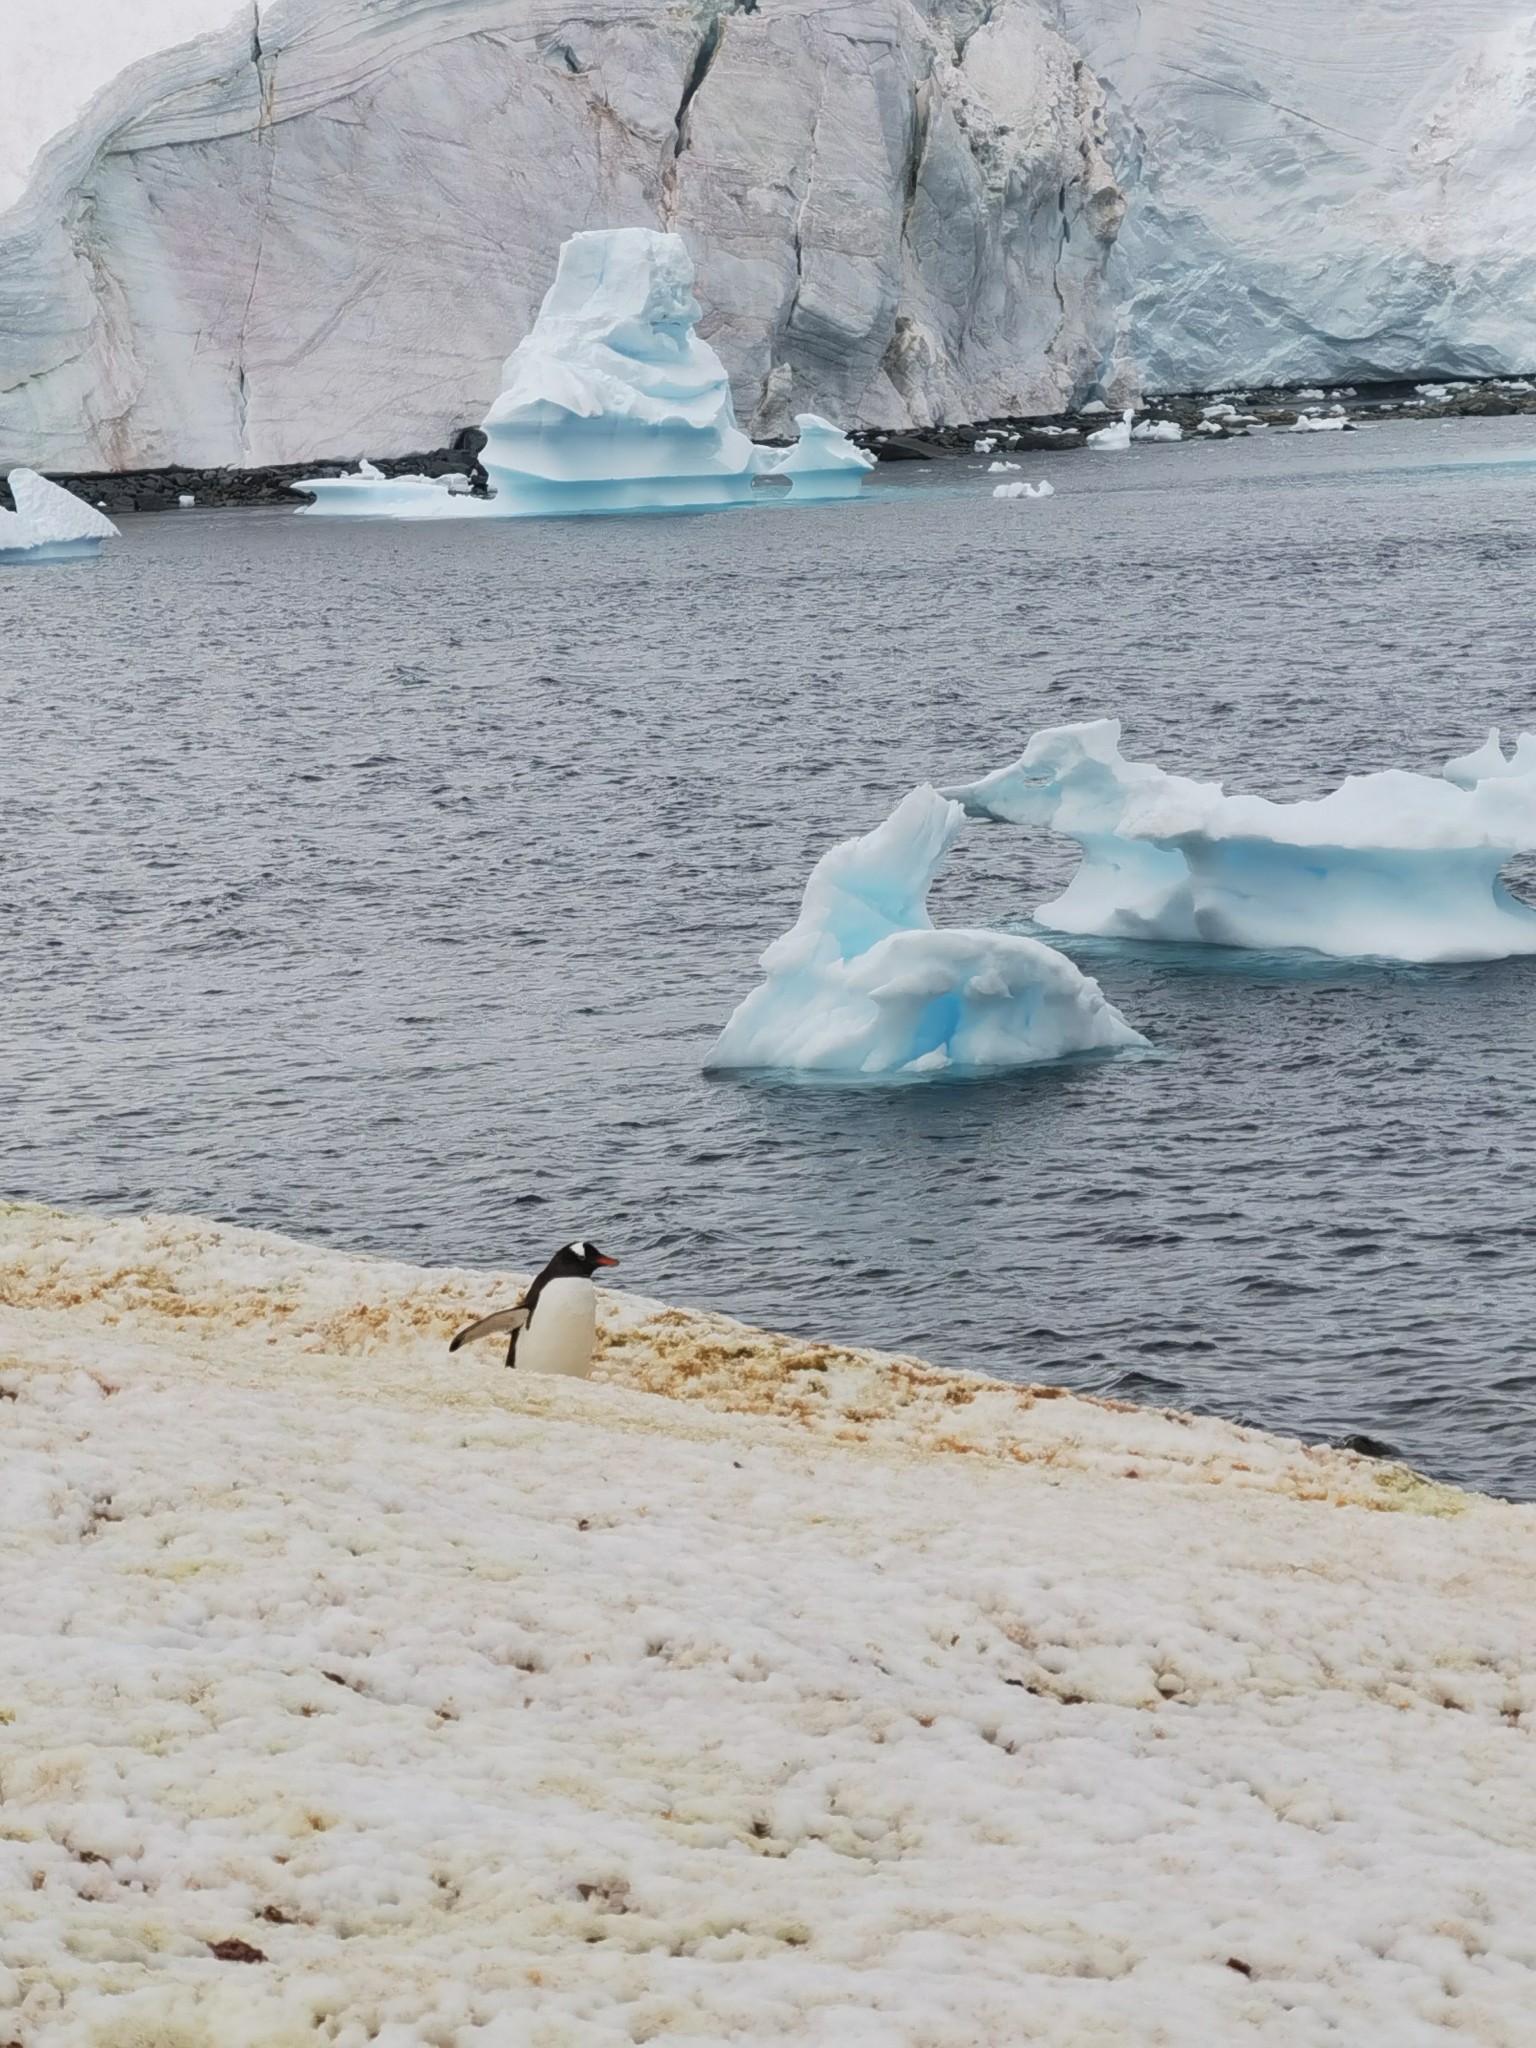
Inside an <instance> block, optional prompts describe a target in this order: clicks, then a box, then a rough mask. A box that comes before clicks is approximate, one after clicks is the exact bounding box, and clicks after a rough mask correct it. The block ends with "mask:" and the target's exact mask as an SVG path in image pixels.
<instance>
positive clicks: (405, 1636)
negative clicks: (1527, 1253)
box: [0, 1207, 1536, 2048]
mask: <svg viewBox="0 0 1536 2048" xmlns="http://www.w3.org/2000/svg"><path fill="white" fill-rule="evenodd" d="M515 1284H516V1283H515V1282H514V1280H513V1279H512V1278H511V1277H510V1276H506V1275H495V1274H485V1273H481V1274H470V1273H462V1272H436V1273H432V1272H425V1271H421V1270H418V1269H413V1268H410V1267H405V1266H399V1265H389V1264H384V1263H376V1262H373V1261H369V1260H366V1259H359V1258H352V1257H345V1256H342V1255H339V1254H336V1253H331V1252H320V1251H311V1250H307V1249H305V1248H303V1247H301V1246H298V1245H295V1244H291V1243H288V1242H286V1241H284V1240H283V1239H280V1238H275V1237H270V1236H263V1235H257V1234H255V1233H251V1232H246V1231H240V1230H233V1229H226V1228H216V1227H213V1226H210V1225H203V1224H197V1223H193V1222H190V1221H178V1220H176V1219H173V1218H165V1217H161V1218H143V1219H132V1218H130V1219H120V1220H115V1221H98V1220H95V1219H91V1218H86V1217H66V1216H63V1215H60V1214H58V1213H56V1212H53V1211H49V1210H44V1209H39V1208H14V1207H13V1208H11V1209H9V1210H7V1211H5V1212H3V1214H0V1304H3V1305H0V1453H3V1457H4V1471H3V1474H0V1480H3V1483H0V1525H3V1527H4V1532H5V1540H6V1564H7V1569H6V1574H5V1593H4V1602H3V1606H0V1625H3V1630H4V1640H3V1643H0V1787H3V1793H4V1798H3V1803H0V2039H3V2040H11V2039H17V2040H20V2041H22V2042H24V2043H25V2044H26V2048H309V2044H314V2043H332V2044H335V2048H365V2044H369V2043H377V2044H381V2048H622V2044H631V2043H634V2042H636V2041H653V2042H669V2041H675V2042H683V2041H709V2042H722V2043H723V2042H729V2043H732V2044H752V2048H769V2044H778V2043H790V2044H798V2043H806V2044H815V2048H847V2044H849V2043H854V2044H869V2048H893V2044H894V2048H978V2044H982V2048H1012V2044H1014V2043H1038V2044H1042V2048H1068V2044H1070V2048H1079V2044H1082V2048H1193V2044H1201V2048H1206V2044H1209V2048H1218V2044H1219V2048H1242V2044H1245V2043H1254V2044H1262V2048H1324V2044H1330V2043H1348V2044H1350V2048H1354V2044H1362V2048H1364V2044H1372V2048H1374V2044H1381V2048H1438V2044H1441V2043H1445V2042H1449V2041H1466V2042H1476V2043H1478V2044H1480V2048H1528V2044H1529V2041H1530V2019H1531V2014H1532V2012H1533V2010H1536V1932H1533V1927H1532V1920H1531V1913H1530V1901H1531V1898H1532V1897H1533V1896H1536V1772H1533V1770H1532V1766H1531V1743H1532V1729H1533V1726H1536V1677H1533V1672H1536V1598H1533V1595H1536V1516H1533V1513H1532V1511H1531V1510H1529V1509H1524V1508H1512V1507H1507V1506H1502V1505H1500V1504H1498V1503H1495V1502H1491V1501H1485V1500H1480V1499H1477V1498H1475V1497H1472V1496H1468V1495H1464V1494H1458V1493H1454V1492H1452V1491H1450V1490H1448V1489H1445V1488H1438V1487H1434V1486H1431V1485H1428V1484H1426V1483H1424V1482H1422V1481H1419V1480H1416V1479H1415V1478H1414V1477H1413V1476H1412V1475H1410V1474H1408V1473H1407V1472H1405V1471H1404V1470H1403V1469H1402V1468H1401V1467H1397V1466H1385V1465H1381V1464H1378V1463H1372V1462H1370V1461H1368V1460H1364V1459H1360V1458H1355V1457H1352V1456H1350V1455H1348V1454H1345V1453H1339V1452H1332V1451H1323V1450H1306V1449H1303V1448H1302V1447H1301V1446H1300V1445H1298V1444H1294V1443H1288V1442H1285V1441H1283V1440H1281V1439H1278V1438H1272V1437H1267V1436H1264V1435H1262V1434H1260V1433H1258V1432H1256V1431H1252V1430H1244V1429H1239V1428H1236V1427H1233V1426H1230V1425H1228V1424H1224V1423H1217V1422H1209V1421H1197V1420H1191V1419H1190V1418H1188V1417H1182V1416H1177V1415H1167V1414H1162V1413H1158V1412H1153V1411H1140V1410H1135V1409H1129V1408H1126V1407H1124V1406H1123V1405H1120V1404H1115V1403H1099V1402H1092V1401H1085V1400H1079V1399H1075V1398H1073V1397H1071V1396H1068V1395H1061V1394H1060V1393H1059V1391H1058V1390H1055V1389H1051V1388H1039V1387H1035V1388H1032V1387H1028V1386H1017V1387H1016V1386H1009V1385H1004V1384H1001V1383H998V1382H993V1381H987V1380H982V1379H977V1378H974V1377H970V1376H967V1375H963V1374H949V1373H942V1372H937V1371H935V1370H933V1369H932V1368H930V1367H927V1366H923V1365H921V1364H919V1363H918V1362H917V1361H915V1360H901V1359H882V1358H879V1357H877V1356H875V1355H873V1354H870V1353H865V1352H856V1351H851V1350H846V1349H842V1348H840V1347H838V1346H836V1345H833V1344H829V1343H820V1342H806V1341H803V1340H797V1339H791V1338H776V1337H770V1336H767V1335H765V1334H763V1333H762V1332H759V1331H753V1330H749V1329H745V1328H743V1327H742V1326H740V1325H738V1324H732V1323H728V1322H726V1321H725V1320H724V1319H723V1318H720V1317H712V1316H701V1315H696V1314H689V1313H686V1312H683V1311H680V1310H675V1309H663V1308H661V1307H660V1306H659V1305H658V1304H655V1303H646V1302H642V1301H639V1300H637V1299H635V1298H632V1297H628V1298H626V1297H618V1296H608V1297H605V1298H604V1309H603V1329H602V1332H601V1334H600V1339H599V1342H600V1346H601V1354H600V1357H599V1360H598V1364H597V1371H598V1374H599V1376H600V1377H599V1379H598V1380H597V1381H593V1382H581V1381H566V1380H553V1379H549V1378H546V1377H538V1376H535V1375H526V1376H525V1375H522V1374H518V1373H508V1372H506V1371H504V1370H503V1369H502V1368H501V1366H500V1365H499V1364H497V1363H496V1362H495V1361H494V1359H490V1358H487V1359H486V1360H484V1361H467V1362H461V1361H460V1359H458V1358H456V1359H454V1360H452V1361H450V1360H449V1358H448V1355H447V1349H446V1347H447V1339H448V1335H449V1333H450V1332H451V1331H452V1330H453V1329H454V1328H455V1327H456V1326H457V1325H458V1324H460V1323H462V1322H463V1321H464V1320H465V1319H466V1317H468V1316H470V1315H474V1314H477V1313H480V1312H482V1311H484V1310H485V1309H487V1308H489V1307H491V1306H493V1305H495V1304H496V1303H498V1302H504V1301H505V1300H506V1299H507V1298H508V1292H509V1290H510V1288H511V1287H513V1286H514V1285H515ZM1022 1362H1023V1361H1021V1363H1022Z"/></svg>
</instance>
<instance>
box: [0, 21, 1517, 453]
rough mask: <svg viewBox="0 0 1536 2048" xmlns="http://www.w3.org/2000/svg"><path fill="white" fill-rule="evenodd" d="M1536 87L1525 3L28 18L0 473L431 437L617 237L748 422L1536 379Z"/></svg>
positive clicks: (3, 97)
mask: <svg viewBox="0 0 1536 2048" xmlns="http://www.w3.org/2000/svg"><path fill="white" fill-rule="evenodd" d="M188 36H192V37H193V40H191V41H187V40H178V39H181V38H186V37H188ZM157 51H158V54H156V52H157ZM1533 67H1536V26H1533V19H1532V17H1531V15H1530V12H1529V9H1528V8H1525V7H1523V6H1521V5H1520V4H1518V0H1462V4H1460V5H1458V6H1457V7H1456V8H1454V9H1447V8H1439V7H1435V6H1432V5H1431V4H1430V0H1361V4H1360V5H1359V6H1356V7H1351V8H1349V9H1343V10H1340V9H1338V8H1336V7H1335V6H1333V5H1331V4H1329V0H1285V4H1284V5H1282V6H1278V7H1277V6H1274V5H1265V4H1263V0H1219V4H1218V0H993V4H986V0H842V4H840V5H839V6H838V7H836V8H829V7H827V6H825V5H824V4H823V0H691V4H686V5H674V4H669V0H589V4H587V5H584V6H583V8H582V9H581V10H580V11H579V12H577V13H574V14H568V15H567V14H561V13H560V12H558V11H557V10H554V9H552V8H550V7H548V6H547V5H545V4H544V0H246V4H244V5H241V6H239V7H238V8H232V7H230V6H229V5H228V4H227V0H147V4H144V5H137V4H136V5H135V6H133V7H132V8H129V7H127V6H125V5H123V4H122V0H70V4H69V5H67V6H66V5H45V4H44V0H8V4H7V6H5V7H4V8H0V137H3V141H0V209H4V208H8V210H6V211H0V460H8V461H11V462H28V463H31V464H34V465H41V466H45V467H54V468H63V467H72V468H82V467H90V466H92V465H97V464H107V465H112V466H118V467H127V466H136V465H145V464H153V463H157V462H161V461H169V460H171V459H173V458H174V459H178V460H181V461H184V462H189V463H194V464H216V463H222V462H262V461H280V460H304V459H308V458H310V457H314V456H323V455H333V454H343V453H363V452H366V451H367V450H368V449H370V448H371V449H373V450H374V451H375V452H383V451H389V450H401V449H404V448H406V447H408V446H425V445H435V444H437V443H438V442H440V441H441V440H442V439H443V437H444V436H445V434H447V433H448V432H449V431H450V430H451V429H452V428H455V427H457V426H460V425H462V424H465V423H467V422H468V421H471V420H474V419H477V418H479V416H480V415H481V414H482V413H483V412H484V410H485V408H486V405H487V404H488V403H489V401H490V399H491V398H492V396H493V395H494V392H495V390H496V385H497V371H498V368H499V365H500V363H501V361H502V359H503V358H504V357H505V355H506V353H507V351H508V349H509V348H510V347H511V346H512V345H513V343H514V342H516V341H517V340H518V338H519V337H520V336H521V335H522V334H523V333H525V332H526V331H527V328H528V326H529V324H530V322H531V319H532V316H533V313H534V311H535V309H536V307H537V305H538V302H539V300H540V298H541V297H542V295H543V292H544V290H545V288H546V286H547V285H548V282H549V280H550V277H551V276H552V274H553V267H554V258H555V252H556V250H557V249H558V247H559V244H560V242H561V241H562V240H563V239H564V238H565V237H566V236H567V235H569V234H570V233H572V232H573V231H575V230H578V229H582V228H591V227H605V226H622V225H631V226H653V227H654V226H661V227H668V228H676V229H678V230H679V231H680V232H682V233H683V234H684V235H685V236H686V237H687V239H688V241H689V244H690V247H691V248H692V249H693V251H694V254H695V257H696V259H697V262H698V268H699V284H700V295H701V297H702V299H703V300H704V302H705V304H706V306H707V308H708V309H709V318H708V321H707V323H706V327H705V332H706V334H707V336H708V338H709V339H710V340H711V341H712V342H713V343H714V345H715V346H716V347H717V348H718V349H719V350H720V353H721V355H722V357H723V358H724V360H725V362H726V365H727V367H728V369H729V370H730V372H731V375H732V380H733V384H734V387H735V397H736V404H737V409H738V411H739V412H740V414H741V417H742V419H743V421H744V422H745V423H747V424H748V425H749V426H750V428H751V430H752V431H753V432H755V433H757V434H759V435H763V434H771V433H774V432H782V433H785V434H787V433H788V432H789V431H790V421H791V419H792V417H793V415H794V414H795V413H796V412H799V411H804V410H807V409H811V410H815V411H818V412H822V413H825V414H826V415H828V416H829V417H831V418H833V419H835V420H837V421H839V422H840V423H843V424H854V423H861V424H866V425H888V426H900V425H905V424H913V423H917V424H921V423H930V422H933V421H935V420H939V419H946V418H948V419H960V418H978V417H984V416H990V415H995V414H1001V413H1019V412H1031V411H1048V410H1054V409H1056V408H1058V407H1059V406H1061V405H1062V404H1064V403H1066V402H1067V401H1069V400H1070V399H1072V398H1074V397H1079V398H1080V397H1083V396H1086V395H1087V394H1088V393H1089V392H1090V391H1091V390H1094V389H1098V388H1102V389H1103V390H1105V392H1106V393H1107V394H1108V395H1109V396H1110V397H1111V398H1112V399H1120V398H1122V397H1124V396H1126V395H1128V394H1130V393H1131V392H1132V391H1133V390H1134V388H1135V386H1136V385H1137V384H1138V382H1139V383H1141V384H1143V385H1145V386H1147V387H1149V388H1173V387H1186V388H1187V387H1190V386H1193V385H1207V384H1212V383H1218V382H1223V381H1226V380H1231V379H1239V378H1242V379H1257V378H1260V377H1266V378H1287V377H1313V376H1323V377H1340V376H1351V377H1353V376H1361V375H1367V374H1370V373H1372V372H1377V373H1392V372H1397V371H1402V370H1420V369H1425V368H1431V367H1433V368H1439V369H1443V370H1446V371H1454V370H1485V369H1486V370H1491V369H1517V368H1525V367H1529V366H1530V365H1531V362H1532V358H1533V356H1536V345H1533V341H1532V335H1533V333H1536V259H1533V256H1532V254H1531V252H1530V250H1529V248H1528V236H1527V235H1526V234H1525V230H1524V223H1525V222H1526V221H1528V219H1529V218H1530V217H1531V213H1532V208H1533V202H1536V147H1533V142H1536V114H1533V108H1536V88H1533V84H1532V78H1533Z"/></svg>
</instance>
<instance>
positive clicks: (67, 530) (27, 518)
mask: <svg viewBox="0 0 1536 2048" xmlns="http://www.w3.org/2000/svg"><path fill="white" fill-rule="evenodd" d="M6 482H7V483H8V484H9V485H10V487H11V502H12V503H13V504H14V505H15V507H16V510H15V511H14V512H3V511H0V565H4V566H6V567H11V566H13V565H14V564H16V563H22V562H73V561H79V560H80V559H81V558H82V557H84V556H89V555H94V554H98V553H99V552H100V550H101V544H102V542H103V541H104V540H108V539H110V538H112V537H113V536H114V535H115V534H116V533H117V528H116V527H115V526H114V525H113V524H112V522H111V520H110V519H108V518H107V517H106V515H105V514H104V513H101V512H98V511H97V510H96V508H95V507H94V506H93V505H87V504H86V503H85V501H84V499H83V498H77V497H76V496H75V495H74V493H73V492H72V491H66V490H62V489H61V488H60V487H59V485H58V484H51V483H49V481H48V479H47V477H45V476H39V475H38V473H37V471H36V470H35V469H13V470H12V471H11V473H10V475H9V476H8V477H7V478H6Z"/></svg>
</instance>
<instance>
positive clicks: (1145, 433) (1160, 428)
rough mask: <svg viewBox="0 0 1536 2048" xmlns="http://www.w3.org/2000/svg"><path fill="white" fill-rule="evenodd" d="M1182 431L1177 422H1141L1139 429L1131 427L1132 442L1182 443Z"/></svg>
mask: <svg viewBox="0 0 1536 2048" xmlns="http://www.w3.org/2000/svg"><path fill="white" fill-rule="evenodd" d="M1183 438H1184V429H1183V428H1182V427H1181V426H1180V425H1179V423H1178V421H1177V420H1143V421H1142V423H1141V425H1140V426H1139V427H1132V429H1131V439H1132V440H1133V441H1182V440H1183Z"/></svg>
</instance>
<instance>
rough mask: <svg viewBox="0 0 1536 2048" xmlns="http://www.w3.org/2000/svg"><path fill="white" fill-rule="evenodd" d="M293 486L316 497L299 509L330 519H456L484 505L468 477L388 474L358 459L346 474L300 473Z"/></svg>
mask: <svg viewBox="0 0 1536 2048" xmlns="http://www.w3.org/2000/svg"><path fill="white" fill-rule="evenodd" d="M293 488H294V490H296V491H310V492H312V493H313V495H314V501H315V502H314V503H313V504H312V505H301V506H300V507H299V510H300V511H301V512H307V513H310V514H319V515H320V516H321V517H328V518H335V517H336V516H337V515H338V514H340V515H342V516H343V517H345V518H348V519H459V518H462V517H463V516H464V515H465V513H466V512H467V511H469V508H470V507H471V506H473V507H474V509H475V510H476V511H479V512H482V513H483V512H484V511H485V509H486V506H485V501H484V500H483V499H475V498H472V497H470V495H469V494H470V492H471V490H472V489H473V486H472V485H471V483H470V481H469V478H468V477H467V476H460V475H458V474H457V473H450V474H449V475H447V476H386V475H385V474H384V472H383V470H382V469H376V468H375V467H374V465H373V464H372V463H371V462H360V463H359V464H358V466H357V468H356V470H355V471H354V472H352V473H351V474H350V475H342V476H307V477H303V478H301V479H300V481H299V482H298V483H296V484H295V485H294V486H293ZM470 516H471V517H473V516H474V515H473V513H472V512H471V514H470Z"/></svg>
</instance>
